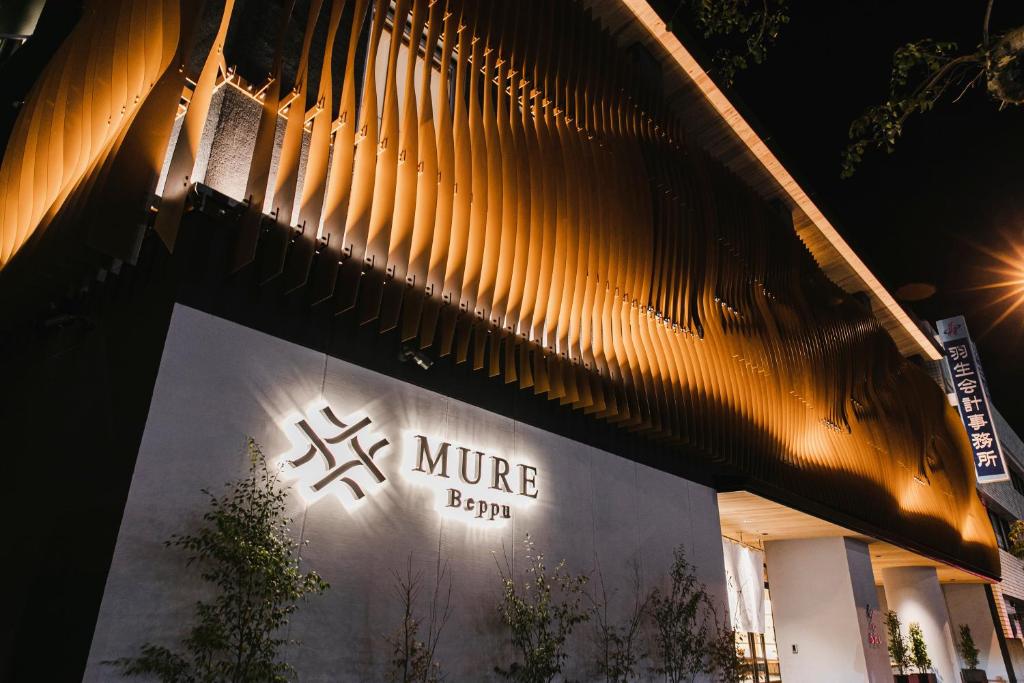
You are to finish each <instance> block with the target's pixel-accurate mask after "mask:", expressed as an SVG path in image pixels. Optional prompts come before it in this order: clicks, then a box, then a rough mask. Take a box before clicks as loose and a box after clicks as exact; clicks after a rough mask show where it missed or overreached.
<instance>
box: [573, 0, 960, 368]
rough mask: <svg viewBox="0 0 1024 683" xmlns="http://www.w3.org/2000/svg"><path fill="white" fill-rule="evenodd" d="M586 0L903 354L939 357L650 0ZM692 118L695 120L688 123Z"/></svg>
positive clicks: (713, 149)
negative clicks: (651, 66) (649, 59)
mask: <svg viewBox="0 0 1024 683" xmlns="http://www.w3.org/2000/svg"><path fill="white" fill-rule="evenodd" d="M587 4H588V5H589V6H590V7H591V8H592V9H593V10H594V12H595V14H596V15H597V16H599V17H600V18H601V19H602V21H603V22H604V23H605V25H606V26H608V27H609V29H610V30H611V31H612V33H613V34H615V35H616V36H617V38H618V39H619V41H620V42H625V43H630V42H633V41H636V42H640V43H641V44H642V45H644V46H645V47H646V48H647V49H648V50H649V51H650V52H651V54H653V55H654V56H655V57H656V58H657V59H658V60H659V61H660V63H661V65H662V67H663V69H664V71H665V73H664V79H665V91H666V96H667V98H668V99H669V101H670V102H671V104H672V105H673V106H674V107H675V108H676V109H677V110H682V111H683V112H685V114H686V117H685V118H684V122H685V124H686V125H687V131H688V132H692V133H693V138H694V142H695V143H697V144H698V145H699V146H701V147H703V148H705V149H706V150H707V151H708V152H710V153H711V154H712V155H713V156H715V157H717V158H719V160H721V161H722V162H723V163H725V164H726V166H728V167H729V168H730V169H731V170H733V171H734V172H736V173H737V174H738V175H740V177H742V178H743V179H744V180H745V181H747V182H748V183H749V184H750V185H751V186H753V187H754V189H755V190H757V191H759V192H760V193H761V194H763V195H765V196H766V197H769V198H772V199H778V200H780V201H781V202H782V203H783V204H784V205H785V206H786V207H787V208H788V209H789V210H790V211H791V212H792V216H793V226H794V228H795V230H796V232H797V234H798V235H799V237H800V239H801V240H802V241H803V243H804V244H805V245H806V246H807V248H808V250H810V252H811V254H812V255H813V256H814V259H815V260H816V261H817V263H818V265H819V266H820V267H821V268H822V270H823V271H824V272H825V274H826V275H827V276H828V277H829V279H830V280H832V282H834V283H835V284H836V285H837V286H839V287H840V288H842V289H843V290H844V291H846V292H848V293H850V294H855V293H860V292H863V293H865V294H867V295H868V297H869V298H870V300H871V307H872V310H873V312H874V314H875V316H876V317H877V318H878V320H879V322H880V323H881V324H882V326H883V327H884V328H885V329H886V331H887V332H888V333H889V335H890V336H891V337H892V339H893V341H894V342H895V343H896V346H897V348H899V350H900V353H902V354H903V355H904V356H906V357H910V356H914V355H920V356H922V357H923V358H925V359H927V360H932V361H935V360H939V359H941V358H942V353H941V351H940V349H939V348H938V347H937V346H936V344H935V343H934V341H933V340H931V339H930V338H929V337H928V336H927V335H926V334H925V333H924V332H923V331H922V330H921V329H920V328H919V327H918V325H917V324H916V323H915V322H914V321H913V319H911V317H910V316H909V315H908V314H907V312H906V311H905V310H903V308H902V307H901V306H900V305H899V304H898V303H897V302H896V300H895V299H894V298H893V296H892V294H890V293H889V291H888V290H886V288H885V287H884V286H883V285H882V283H881V282H880V281H879V280H878V278H877V277H875V275H874V273H872V272H871V270H870V269H869V268H868V267H867V265H866V264H865V263H864V262H863V261H862V260H861V258H860V257H859V256H857V254H856V252H854V250H853V249H852V248H851V247H850V245H849V244H848V243H847V242H846V240H844V239H843V237H842V235H840V234H839V231H838V230H836V228H835V226H833V225H832V223H831V222H830V221H829V220H828V218H826V216H825V214H824V213H823V212H822V210H821V209H820V208H819V207H818V206H817V205H816V204H815V203H814V201H813V200H812V199H811V198H810V196H809V195H808V194H807V192H806V191H805V190H804V189H803V188H802V187H801V186H800V184H799V183H798V182H797V181H796V179H795V178H793V176H792V175H791V174H790V172H789V171H788V170H787V169H786V168H785V166H783V164H782V162H781V161H780V160H779V159H778V157H777V156H776V155H775V154H774V153H773V152H772V150H771V149H770V148H769V146H768V144H767V143H766V142H765V141H764V140H763V139H762V138H761V136H760V135H758V133H757V132H756V131H755V130H754V128H753V127H752V126H751V125H750V123H749V122H748V121H747V120H746V119H745V118H744V117H743V115H742V114H741V113H740V112H739V110H738V109H737V108H736V107H735V106H734V105H733V103H732V102H730V101H729V98H728V97H726V95H725V93H723V92H722V90H721V89H720V88H719V87H718V86H717V85H716V84H715V82H714V81H713V80H712V79H711V77H710V76H709V75H708V73H707V72H706V71H705V70H704V69H703V68H702V67H701V65H700V64H699V63H698V61H697V59H696V58H695V57H694V56H693V54H692V53H691V52H690V51H689V50H687V49H686V47H685V46H684V45H683V44H682V42H681V41H680V40H679V38H678V37H677V36H676V35H675V34H674V33H672V32H671V31H669V30H668V28H667V26H666V24H665V22H664V21H663V20H662V19H661V17H660V16H659V15H658V13H657V12H656V11H655V10H654V9H653V8H652V7H651V5H650V4H649V3H648V2H647V0H588V2H587ZM694 119H696V120H697V121H698V123H697V125H696V126H692V125H691V123H692V122H693V120H694Z"/></svg>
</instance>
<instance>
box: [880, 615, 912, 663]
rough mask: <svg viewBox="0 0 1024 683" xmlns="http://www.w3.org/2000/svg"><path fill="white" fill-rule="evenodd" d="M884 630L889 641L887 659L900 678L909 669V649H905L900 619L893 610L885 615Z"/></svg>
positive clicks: (905, 640)
mask: <svg viewBox="0 0 1024 683" xmlns="http://www.w3.org/2000/svg"><path fill="white" fill-rule="evenodd" d="M885 629H886V631H887V632H888V639H889V659H890V660H892V665H893V666H895V667H896V670H897V671H898V672H899V673H900V675H901V676H902V675H903V674H905V673H907V669H908V668H909V667H910V649H909V648H908V647H907V639H906V638H905V637H904V635H903V627H902V625H901V624H900V618H899V616H898V615H897V614H896V612H895V611H894V610H889V611H888V612H886V613H885Z"/></svg>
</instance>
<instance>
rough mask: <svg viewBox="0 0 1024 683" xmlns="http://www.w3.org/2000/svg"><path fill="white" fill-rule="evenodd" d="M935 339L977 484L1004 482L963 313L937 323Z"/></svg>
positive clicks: (988, 404)
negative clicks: (943, 356)
mask: <svg viewBox="0 0 1024 683" xmlns="http://www.w3.org/2000/svg"><path fill="white" fill-rule="evenodd" d="M938 327H939V339H940V340H941V341H942V347H943V348H944V349H945V351H946V364H947V365H948V367H949V374H950V377H952V379H953V391H954V392H956V406H957V408H958V409H959V411H960V417H961V418H962V419H963V422H964V429H966V430H967V437H968V438H969V439H970V441H971V450H973V451H974V469H975V471H976V472H977V473H978V483H979V484H986V483H991V482H995V481H1006V480H1008V479H1009V478H1010V475H1009V473H1008V472H1007V470H1006V463H1005V461H1004V460H1003V450H1002V448H1001V447H1000V445H999V438H998V437H997V436H996V426H995V424H994V422H993V419H992V409H991V402H990V401H989V399H988V390H987V389H986V388H985V381H984V380H983V379H982V371H981V364H980V363H979V362H978V358H977V355H976V353H975V349H974V344H972V343H971V338H970V335H968V334H967V323H966V322H965V321H964V318H963V316H961V315H958V316H956V317H955V318H946V319H945V320H940V321H939V322H938Z"/></svg>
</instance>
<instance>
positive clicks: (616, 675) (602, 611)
mask: <svg viewBox="0 0 1024 683" xmlns="http://www.w3.org/2000/svg"><path fill="white" fill-rule="evenodd" d="M632 567H633V607H632V609H631V610H630V613H629V615H628V616H627V617H626V618H625V619H624V620H622V621H619V622H615V621H612V620H611V618H610V617H609V616H608V592H607V590H606V588H605V584H604V575H603V574H602V573H601V570H600V568H598V570H597V576H598V579H599V582H600V589H601V596H600V598H597V597H593V596H592V597H591V602H593V614H594V626H595V628H594V640H595V643H596V645H597V662H596V668H597V673H598V675H600V676H601V677H602V678H603V680H604V681H605V683H626V681H631V680H634V679H635V678H636V675H637V667H638V666H639V663H640V656H641V653H640V652H639V650H638V646H639V641H640V635H641V634H640V629H641V626H642V625H643V623H644V621H645V620H646V618H647V611H648V606H649V603H650V594H649V593H648V594H646V595H644V593H643V590H642V588H641V582H640V566H639V564H637V563H635V562H634V563H633V565H632Z"/></svg>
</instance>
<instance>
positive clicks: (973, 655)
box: [956, 624, 988, 683]
mask: <svg viewBox="0 0 1024 683" xmlns="http://www.w3.org/2000/svg"><path fill="white" fill-rule="evenodd" d="M956 649H957V650H959V651H960V658H961V659H962V660H963V662H964V665H965V666H966V667H967V668H966V669H962V670H961V671H960V676H961V677H962V678H963V679H964V683H986V681H988V676H987V675H986V674H985V672H984V670H982V669H979V668H978V647H977V646H976V645H975V644H974V636H972V635H971V627H970V626H968V625H967V624H960V639H959V640H958V641H957V644H956Z"/></svg>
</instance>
